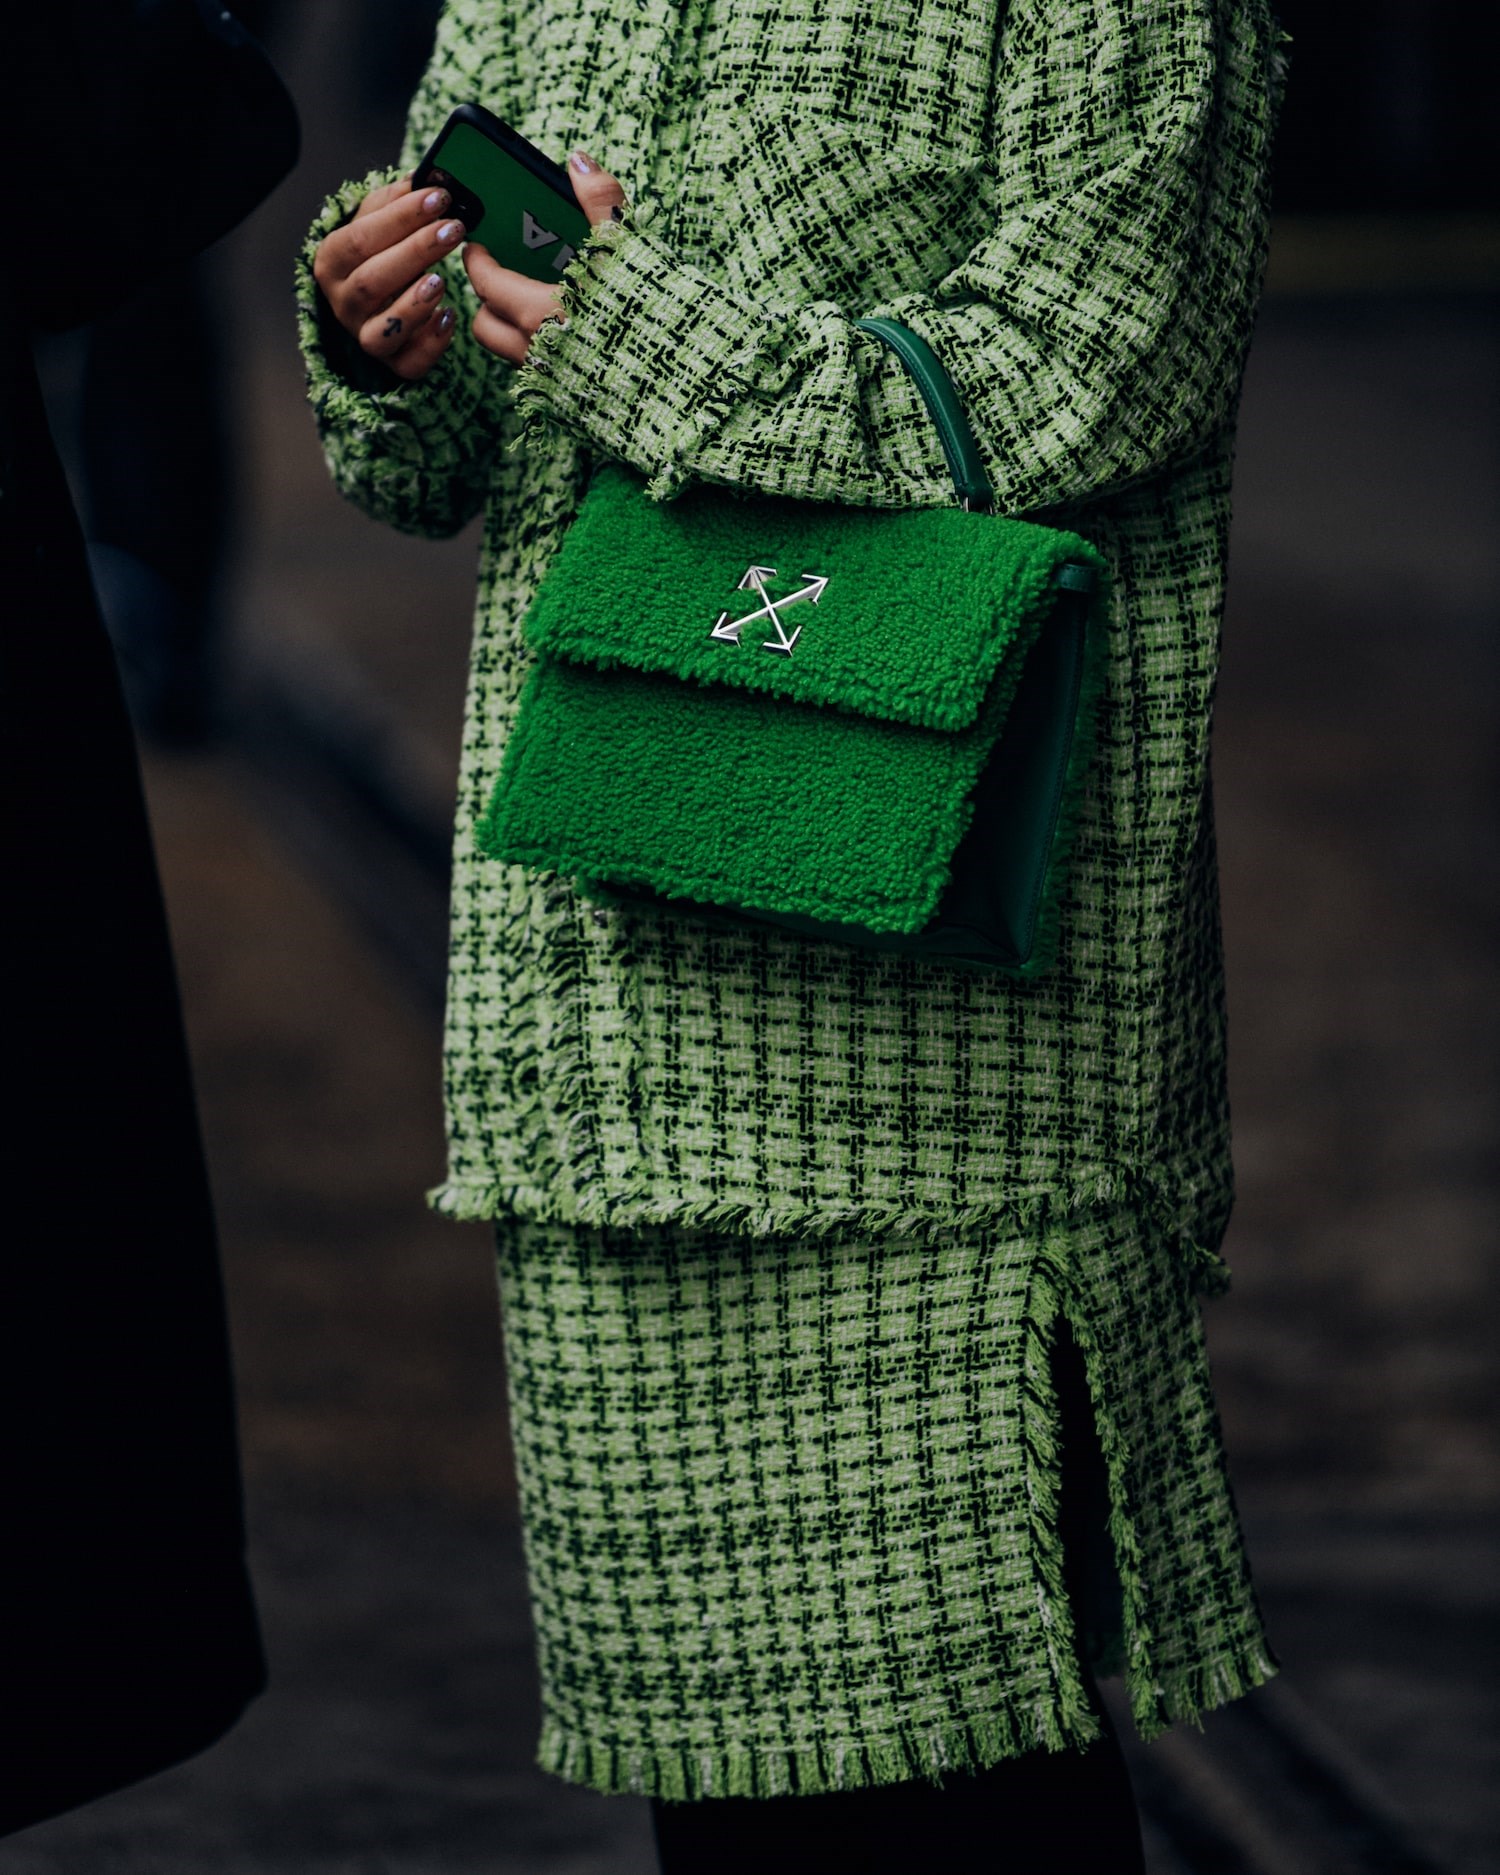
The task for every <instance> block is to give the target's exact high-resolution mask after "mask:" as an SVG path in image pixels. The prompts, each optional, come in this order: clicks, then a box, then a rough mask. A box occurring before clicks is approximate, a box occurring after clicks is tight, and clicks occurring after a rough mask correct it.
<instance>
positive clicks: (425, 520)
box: [296, 8, 514, 538]
mask: <svg viewBox="0 0 1500 1875" xmlns="http://www.w3.org/2000/svg"><path fill="white" fill-rule="evenodd" d="M453 29H454V16H453V13H452V10H451V9H446V8H445V10H444V15H443V18H442V20H441V22H440V23H439V26H438V36H437V42H436V44H435V46H434V48H433V53H432V57H431V60H430V61H429V64H428V69H427V73H426V76H425V77H424V78H423V80H422V83H421V85H420V87H419V89H418V91H417V94H416V97H415V99H414V100H413V103H412V108H411V115H410V118H409V120H408V123H407V131H406V141H405V144H404V146H403V149H402V160H401V164H400V165H399V167H397V168H394V169H390V170H385V171H381V172H377V173H375V174H373V175H370V176H366V177H365V178H364V179H363V180H362V181H359V182H351V183H347V184H345V186H344V187H343V188H342V189H339V190H337V191H336V192H335V193H334V194H333V195H331V196H330V197H329V199H328V200H327V201H326V202H325V203H324V204H323V207H322V209H321V210H320V211H319V213H318V216H317V218H316V220H315V221H314V222H313V225H312V227H311V229H310V230H309V231H308V235H307V239H306V241H305V242H304V243H303V246H302V250H301V252H300V254H299V255H298V257H297V270H296V299H297V329H298V337H299V340H300V342H301V346H302V355H303V358H304V360H305V362H306V366H307V388H308V397H309V399H310V401H311V403H312V409H313V416H314V419H315V420H316V422H317V426H318V434H319V436H320V437H321V439H322V443H323V453H324V457H325V458H326V460H327V463H328V467H329V471H330V473H331V474H332V476H333V480H334V485H335V486H336V487H337V489H338V490H339V493H340V494H342V495H344V496H345V497H346V498H347V499H348V500H350V501H352V502H354V504H355V505H356V506H357V507H359V508H362V509H363V510H364V511H365V513H366V514H368V515H370V516H372V517H373V518H374V519H375V520H378V521H386V522H389V523H390V524H391V525H392V526H394V527H398V528H401V529H402V530H403V531H404V532H406V533H411V534H426V535H429V536H432V537H433V538H442V537H444V536H446V535H449V534H453V533H456V532H457V531H458V529H459V528H461V527H462V526H464V524H465V523H466V522H467V521H469V520H471V519H472V518H473V516H474V515H475V514H477V513H478V512H479V509H480V507H481V506H482V505H483V502H484V497H485V491H486V489H487V487H488V484H489V477H490V469H491V464H492V462H493V460H494V455H495V451H496V450H497V448H499V447H502V446H503V433H504V432H505V427H506V420H507V417H508V415H509V411H508V405H509V401H510V397H509V394H510V380H511V377H512V373H511V372H510V371H509V370H508V369H507V368H505V367H503V366H501V365H500V364H499V363H498V361H497V360H496V359H495V358H493V357H492V356H491V355H490V354H489V353H488V352H486V351H485V350H484V349H483V348H482V347H481V346H480V345H479V343H478V341H477V340H476V339H475V338H474V335H473V333H472V331H471V330H470V326H471V324H472V322H473V317H474V313H475V311H476V310H477V303H476V301H475V298H474V293H473V289H472V288H471V287H470V285H469V282H468V276H467V275H466V274H465V273H464V270H463V266H462V264H461V262H460V260H459V259H458V258H457V257H450V258H449V259H448V260H446V261H443V262H441V263H440V264H439V267H438V271H439V272H441V273H443V274H444V276H445V277H446V279H447V282H448V292H447V296H446V298H445V300H444V304H445V305H450V306H452V307H453V308H454V310H455V311H456V313H457V314H458V324H457V329H456V330H455V333H454V336H453V340H452V342H451V343H450V345H449V347H448V350H447V351H446V353H445V354H444V355H443V357H442V358H441V359H440V360H439V361H438V363H437V364H436V365H435V366H434V367H433V369H432V370H431V371H430V372H429V373H428V374H427V376H426V377H425V378H423V379H421V380H419V381H418V382H415V383H405V382H403V381H402V380H401V379H399V378H397V377H396V376H395V374H394V373H393V372H390V371H387V370H386V369H385V367H384V366H383V365H381V364H380V363H379V362H378V361H375V360H372V359H370V358H368V357H367V356H366V355H365V354H363V353H362V352H360V350H359V348H358V346H357V345H356V344H355V343H354V341H353V339H352V338H351V337H350V336H349V335H348V334H347V333H345V332H344V331H343V330H342V328H341V327H339V326H338V325H337V323H336V322H335V321H334V319H333V317H332V315H331V314H330V313H329V311H328V308H327V305H326V303H325V302H324V300H323V297H322V295H321V293H320V292H319V290H318V284H317V282H316V280H315V279H314V278H313V272H312V263H313V255H314V254H315V253H316V251H317V247H318V243H319V242H320V241H321V240H322V239H323V237H324V236H325V235H326V234H329V233H331V232H332V231H333V229H335V228H337V227H339V226H341V225H342V223H344V222H345V221H347V220H349V218H350V217H351V216H352V215H353V214H354V211H355V210H356V209H357V208H358V206H359V204H360V202H361V201H362V200H363V199H364V197H365V196H366V194H368V192H369V191H370V190H371V189H373V188H375V187H377V186H378V185H379V184H381V183H385V182H391V181H394V180H395V179H396V178H397V177H399V176H403V175H410V174H411V172H412V170H413V169H414V168H415V166H416V164H417V162H418V160H419V158H420V157H421V154H422V152H423V150H424V149H426V147H427V145H428V144H429V143H430V142H431V141H432V138H433V137H434V136H435V135H436V134H437V132H438V130H439V129H440V128H441V127H442V125H443V123H444V121H445V120H446V118H447V116H448V114H449V112H450V111H451V110H452V109H453V107H454V105H455V104H458V103H460V102H461V101H462V100H463V99H464V98H467V97H469V96H470V95H472V91H473V86H474V77H473V74H472V72H471V71H470V70H469V66H470V64H471V63H472V61H471V59H470V58H469V57H468V56H467V55H466V53H465V49H464V47H463V46H462V45H455V44H452V43H449V42H450V40H451V39H452V38H453V36H454V32H453ZM513 428H514V426H513V425H512V426H511V429H512V432H513Z"/></svg>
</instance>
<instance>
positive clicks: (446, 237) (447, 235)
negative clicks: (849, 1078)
mask: <svg viewBox="0 0 1500 1875" xmlns="http://www.w3.org/2000/svg"><path fill="white" fill-rule="evenodd" d="M463 235H464V225H463V223H462V222H461V221H445V222H444V223H443V225H442V227H441V228H439V229H438V231H437V238H438V239H439V241H441V242H442V244H443V246H444V247H452V245H453V243H454V242H455V241H461V240H462V239H463Z"/></svg>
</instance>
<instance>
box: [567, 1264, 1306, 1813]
mask: <svg viewBox="0 0 1500 1875" xmlns="http://www.w3.org/2000/svg"><path fill="white" fill-rule="evenodd" d="M1025 1321H1026V1330H1025V1337H1026V1338H1025V1344H1024V1348H1023V1354H1022V1373H1021V1381H1020V1386H1021V1393H1020V1433H1021V1445H1022V1450H1023V1455H1024V1456H1023V1462H1022V1473H1023V1485H1024V1489H1025V1492H1026V1499H1027V1508H1028V1522H1029V1525H1030V1532H1029V1550H1030V1556H1031V1560H1032V1566H1033V1569H1034V1571H1035V1580H1034V1587H1035V1598H1036V1611H1037V1627H1038V1629H1039V1631H1040V1636H1041V1645H1042V1647H1043V1649H1044V1650H1045V1659H1046V1676H1045V1680H1043V1679H1042V1678H1041V1676H1040V1675H1037V1676H1036V1679H1035V1680H1034V1682H1033V1686H1032V1687H1031V1688H1028V1689H1027V1691H1026V1692H1025V1693H1024V1694H1019V1695H1018V1696H1017V1697H1015V1698H1014V1699H1012V1700H1010V1701H1007V1702H1006V1703H1005V1704H1004V1705H1003V1706H1002V1707H1001V1708H1000V1709H999V1710H997V1711H994V1712H991V1713H987V1714H985V1715H983V1716H982V1717H976V1718H974V1719H972V1720H970V1721H969V1722H968V1723H967V1724H962V1725H953V1724H948V1725H932V1726H917V1725H913V1726H908V1727H902V1728H900V1729H898V1730H897V1731H895V1732H894V1733H891V1734H888V1735H887V1736H885V1737H883V1738H880V1739H878V1740H868V1741H858V1742H855V1741H848V1740H846V1741H842V1742H839V1743H829V1742H827V1741H821V1740H820V1741H818V1742H816V1743H812V1744H807V1745H803V1746H792V1747H785V1748H776V1747H771V1746H765V1745H754V1744H745V1745H741V1746H737V1747H735V1748H732V1749H727V1750H726V1749H724V1748H723V1747H722V1746H718V1745H704V1746H702V1747H694V1746H690V1745H673V1746H668V1747H653V1746H650V1745H648V1744H645V1743H638V1744H634V1745H622V1744H606V1743H603V1742H598V1741H595V1740H593V1739H590V1738H588V1737H587V1736H585V1735H584V1734H583V1733H582V1732H579V1731H576V1730H574V1729H572V1728H570V1727H569V1726H568V1725H566V1724H564V1723H563V1722H562V1721H561V1720H559V1719H558V1718H556V1717H553V1716H549V1717H547V1718H546V1720H545V1721H544V1723H543V1728H542V1735H541V1740H540V1743H539V1745H538V1750H537V1758H538V1762H539V1763H540V1764H541V1766H542V1768H543V1769H544V1770H547V1771H551V1772H553V1773H555V1774H556V1775H557V1776H559V1777H562V1778H566V1779H567V1780H568V1781H569V1782H570V1783H574V1784H582V1785H585V1786H587V1787H588V1788H590V1789H593V1790H598V1791H602V1792H604V1793H606V1794H611V1795H614V1794H634V1795H637V1796H647V1797H658V1798H664V1799H667V1800H679V1801H697V1800H700V1799H704V1798H713V1797H779V1796H787V1795H792V1794H815V1793H818V1792H824V1791H835V1790H852V1789H858V1788H861V1787H864V1786H869V1785H878V1784H892V1783H901V1782H905V1781H909V1780H912V1779H916V1778H925V1779H930V1780H932V1781H934V1782H941V1781H942V1779H943V1777H944V1776H945V1775H947V1774H949V1773H952V1772H962V1771H978V1770H984V1769H986V1768H987V1767H988V1766H990V1765H992V1764H996V1763H999V1762H1000V1761H1001V1760H1003V1759H1006V1758H1014V1757H1019V1756H1021V1755H1022V1754H1023V1753H1026V1752H1031V1751H1038V1750H1045V1751H1062V1750H1066V1749H1068V1748H1070V1747H1082V1746H1085V1745H1087V1744H1088V1743H1090V1741H1091V1740H1093V1739H1095V1738H1097V1737H1098V1736H1099V1722H1098V1719H1097V1718H1096V1716H1095V1714H1094V1712H1093V1710H1092V1708H1091V1707H1090V1704H1089V1697H1088V1693H1087V1691H1086V1689H1085V1684H1084V1680H1083V1676H1082V1673H1081V1672H1080V1669H1079V1662H1078V1652H1077V1642H1076V1636H1075V1633H1074V1622H1073V1615H1072V1610H1071V1607H1070V1604H1069V1601H1068V1597H1067V1592H1066V1587H1065V1583H1064V1577H1063V1551H1062V1537H1061V1531H1060V1527H1059V1514H1058V1513H1059V1491H1060V1484H1061V1468H1062V1452H1061V1423H1060V1410H1059V1404H1058V1399H1057V1390H1056V1386H1055V1384H1054V1380H1053V1376H1052V1367H1051V1360H1052V1347H1053V1343H1054V1341H1055V1339H1056V1335H1057V1329H1058V1324H1059V1322H1060V1321H1066V1322H1067V1323H1068V1325H1069V1327H1070V1329H1071V1330H1072V1333H1073V1335H1074V1337H1075V1339H1076V1341H1077V1344H1078V1347H1079V1349H1080V1351H1081V1353H1082V1355H1083V1360H1084V1367H1085V1372H1086V1375H1087V1380H1088V1390H1089V1394H1090V1397H1091V1399H1092V1401H1093V1403H1094V1417H1095V1423H1096V1426H1097V1428H1098V1434H1099V1440H1100V1445H1101V1447H1102V1450H1103V1454H1104V1461H1105V1468H1106V1471H1107V1473H1108V1477H1109V1493H1110V1520H1109V1529H1110V1536H1111V1539H1112V1541H1113V1544H1114V1550H1115V1561H1116V1567H1117V1570H1118V1573H1119V1576H1120V1582H1121V1589H1122V1615H1123V1627H1124V1637H1123V1645H1124V1660H1123V1668H1124V1673H1125V1679H1126V1687H1127V1692H1128V1695H1129V1700H1130V1708H1131V1715H1132V1718H1133V1720H1134V1723H1135V1726H1136V1729H1137V1731H1138V1732H1139V1733H1140V1735H1141V1736H1142V1737H1143V1738H1145V1739H1150V1738H1154V1737H1156V1736H1157V1735H1159V1734H1160V1733H1161V1732H1163V1731H1165V1730H1166V1729H1167V1727H1168V1726H1170V1725H1173V1724H1175V1723H1178V1722H1181V1721H1184V1720H1186V1721H1190V1722H1195V1721H1197V1720H1198V1719H1199V1718H1200V1717H1201V1715H1202V1714H1203V1713H1205V1712H1208V1711H1211V1710H1212V1709H1213V1708H1214V1707H1216V1706H1221V1705H1225V1704H1227V1703H1228V1702H1229V1701H1230V1700H1233V1699H1238V1698H1240V1697H1242V1696H1243V1695H1244V1694H1246V1693H1248V1692H1250V1691H1252V1690H1253V1689H1254V1688H1255V1687H1257V1686H1262V1685H1264V1684H1265V1682H1266V1681H1267V1680H1269V1679H1270V1678H1271V1677H1272V1676H1273V1675H1274V1674H1275V1672H1276V1670H1277V1669H1276V1664H1275V1662H1274V1660H1273V1659H1272V1658H1271V1656H1270V1654H1269V1652H1268V1651H1267V1650H1266V1649H1265V1647H1264V1645H1263V1644H1261V1645H1251V1646H1249V1647H1247V1648H1246V1649H1245V1650H1243V1651H1241V1652H1235V1653H1223V1654H1218V1655H1215V1656H1213V1657H1211V1658H1209V1659H1206V1660H1202V1661H1199V1662H1198V1663H1196V1664H1195V1665H1193V1666H1191V1667H1187V1668H1184V1669H1180V1670H1177V1671H1174V1672H1171V1673H1162V1672H1160V1671H1159V1670H1158V1665H1157V1660H1156V1653H1157V1647H1156V1640H1155V1637H1154V1635H1153V1633H1152V1631H1151V1628H1150V1625H1149V1623H1148V1621H1147V1618H1146V1610H1147V1607H1148V1605H1149V1597H1148V1594H1147V1589H1146V1584H1145V1574H1144V1561H1143V1557H1142V1553H1141V1545H1140V1540H1139V1536H1138V1532H1137V1530H1136V1527H1135V1520H1134V1517H1133V1515H1132V1510H1131V1504H1130V1473H1131V1465H1130V1453H1129V1449H1128V1445H1127V1442H1126V1439H1125V1437H1124V1434H1123V1432H1122V1430H1121V1428H1120V1425H1119V1423H1118V1421H1117V1420H1116V1418H1115V1416H1114V1415H1113V1414H1112V1413H1111V1412H1110V1410H1109V1399H1110V1389H1109V1385H1108V1376H1107V1375H1106V1373H1105V1371H1104V1357H1103V1354H1102V1352H1101V1350H1100V1348H1099V1345H1098V1343H1097V1341H1096V1340H1095V1338H1094V1335H1093V1333H1092V1330H1091V1327H1090V1323H1089V1321H1088V1319H1087V1311H1086V1310H1085V1309H1084V1308H1083V1307H1082V1306H1081V1305H1080V1303H1079V1301H1078V1299H1077V1297H1076V1295H1075V1293H1074V1283H1073V1272H1072V1270H1071V1267H1070V1258H1069V1244H1068V1239H1067V1235H1066V1233H1065V1232H1063V1231H1060V1230H1055V1231H1052V1232H1049V1233H1048V1234H1047V1235H1046V1236H1045V1238H1044V1239H1043V1241H1042V1242H1041V1243H1040V1244H1039V1246H1038V1249H1037V1254H1036V1260H1035V1263H1034V1265H1033V1267H1032V1273H1031V1279H1030V1283H1029V1286H1028V1292H1027V1300H1026V1311H1025ZM1038 1682H1039V1683H1038Z"/></svg>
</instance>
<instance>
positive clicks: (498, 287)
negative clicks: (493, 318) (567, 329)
mask: <svg viewBox="0 0 1500 1875" xmlns="http://www.w3.org/2000/svg"><path fill="white" fill-rule="evenodd" d="M464 267H465V270H466V271H467V273H468V276H469V279H470V280H471V281H472V283H473V286H474V291H475V292H476V293H477V294H478V295H479V297H480V298H481V299H482V300H483V301H484V303H485V305H486V306H488V307H489V309H490V311H491V312H493V313H498V314H499V316H500V318H501V319H502V320H504V321H505V323H506V324H507V325H513V326H517V327H519V328H520V330H521V331H523V332H535V331H536V329H537V327H538V326H539V325H540V324H541V323H542V321H543V320H544V319H552V318H555V317H556V315H557V312H558V310H559V308H560V307H561V304H562V301H561V298H560V296H559V294H558V290H557V288H556V287H555V286H548V285H547V283H546V281H544V280H528V279H527V277H526V275H525V274H524V273H515V272H513V271H512V269H511V268H509V267H502V266H501V265H500V263H499V261H497V260H496V259H495V257H494V256H493V255H492V254H491V253H490V251H489V249H488V248H486V247H482V246H480V244H479V243H478V242H477V241H471V242H470V243H469V245H468V246H467V247H466V248H465V249H464Z"/></svg>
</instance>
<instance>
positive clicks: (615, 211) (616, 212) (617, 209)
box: [609, 202, 625, 221]
mask: <svg viewBox="0 0 1500 1875" xmlns="http://www.w3.org/2000/svg"><path fill="white" fill-rule="evenodd" d="M609 218H610V220H611V221H623V220H624V219H625V211H624V209H623V208H621V206H620V204H619V203H618V202H616V203H615V205H614V207H613V208H612V209H611V210H610V211H609Z"/></svg>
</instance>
